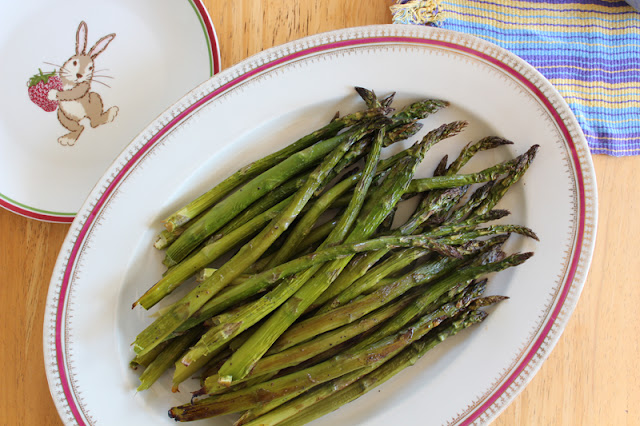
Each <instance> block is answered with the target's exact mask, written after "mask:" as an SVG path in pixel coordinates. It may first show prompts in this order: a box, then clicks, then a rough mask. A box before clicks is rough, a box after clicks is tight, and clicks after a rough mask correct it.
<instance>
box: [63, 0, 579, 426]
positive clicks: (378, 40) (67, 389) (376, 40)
mask: <svg viewBox="0 0 640 426" xmlns="http://www.w3.org/2000/svg"><path fill="white" fill-rule="evenodd" d="M195 4H196V5H198V8H199V9H200V7H201V6H202V5H201V4H200V2H195ZM205 22H206V20H205ZM212 40H213V39H212ZM384 43H413V44H422V45H432V46H439V47H444V48H448V49H451V50H457V51H460V52H464V53H466V54H470V55H473V56H476V57H478V58H480V59H483V60H485V61H487V62H490V63H492V64H494V65H496V66H497V67H499V68H501V69H503V70H505V71H506V72H507V73H509V74H510V75H512V76H514V77H515V78H516V79H518V80H519V81H520V82H522V83H523V84H524V85H525V86H527V88H529V90H531V92H533V93H534V94H535V95H536V96H537V97H538V98H539V99H540V100H541V101H542V102H543V104H544V105H545V106H546V107H547V109H548V110H549V111H550V112H551V113H552V115H553V118H554V120H555V121H556V123H557V125H558V126H559V128H560V129H561V131H562V133H563V135H564V136H565V138H566V140H567V141H568V144H569V148H570V150H571V156H572V160H573V163H574V167H575V170H576V175H577V178H578V186H579V201H580V212H579V225H578V235H577V238H576V246H575V247H576V250H575V252H574V256H573V260H572V262H571V267H570V270H569V274H568V275H567V279H566V280H565V282H564V286H563V288H562V291H561V293H560V297H559V300H558V303H557V305H556V307H555V309H554V311H553V313H552V315H551V317H550V319H549V321H548V322H547V324H545V326H544V328H543V331H542V333H541V334H540V336H539V337H538V339H537V340H536V342H535V343H534V345H533V347H532V348H531V350H530V351H529V352H528V353H527V355H526V356H525V357H524V358H523V360H522V362H521V363H520V364H519V365H518V366H517V367H516V369H515V370H514V372H513V373H512V374H511V375H510V376H509V377H508V378H507V380H506V381H505V383H504V384H503V385H502V386H501V387H500V388H499V389H498V390H497V391H496V392H494V393H493V394H492V395H491V396H490V397H489V398H488V399H487V401H486V402H485V403H484V404H482V405H481V406H480V407H479V408H477V409H476V410H475V411H474V412H472V413H471V414H470V415H469V416H468V417H467V418H466V419H465V420H464V422H463V424H464V425H467V424H470V423H472V422H473V421H474V420H475V419H477V418H478V417H479V416H480V415H481V414H482V413H483V412H485V411H486V410H487V409H488V408H489V407H490V406H491V405H492V404H493V403H494V402H495V401H496V400H497V399H498V398H500V396H501V395H502V394H503V393H504V392H505V390H506V389H507V388H508V387H509V386H510V385H511V384H512V383H513V382H514V381H515V379H516V378H517V377H518V375H520V374H521V373H522V371H523V370H524V368H525V367H526V366H527V364H529V362H530V361H531V359H532V358H533V356H534V355H535V353H536V352H537V350H538V349H539V348H540V346H541V345H542V343H543V341H544V339H545V338H546V337H547V335H548V334H549V331H550V330H551V328H552V326H553V323H554V322H555V320H556V318H557V316H558V314H559V313H560V310H561V309H562V305H563V304H564V302H565V300H566V297H567V295H568V293H569V289H570V287H571V283H572V281H573V278H574V276H575V272H576V269H577V265H578V262H579V259H580V253H581V247H582V240H583V236H584V224H585V193H584V182H583V178H582V170H581V167H580V162H579V158H578V153H577V150H576V147H575V144H574V141H573V139H572V138H571V134H570V132H569V130H568V128H567V126H566V125H565V124H564V122H563V121H562V118H561V117H560V115H559V114H558V112H557V111H555V109H554V108H553V104H552V103H551V101H550V100H549V99H547V98H546V96H545V95H544V94H543V93H542V92H541V91H540V90H539V89H538V88H537V87H536V86H535V85H534V84H533V83H532V82H530V81H529V80H528V79H526V78H525V77H524V76H523V75H522V74H520V73H519V72H517V71H516V70H514V69H512V68H510V67H509V66H507V65H506V64H504V63H502V62H500V61H499V60H497V59H494V58H492V57H491V56H488V55H486V54H484V53H482V52H479V51H476V50H474V49H471V48H468V47H463V46H459V45H456V44H453V43H449V42H444V41H438V40H425V39H415V38H411V37H371V38H363V39H356V40H345V41H339V42H334V43H330V44H326V45H321V46H316V47H312V48H309V49H306V50H301V51H299V52H294V53H291V54H290V55H287V56H285V57H282V58H279V59H276V60H274V61H272V62H269V63H267V64H264V65H262V66H259V67H257V68H255V69H253V70H251V71H249V72H247V73H245V74H243V75H241V76H239V77H237V78H236V79H235V80H232V81H230V82H229V83H227V84H225V85H223V86H221V87H220V88H218V89H216V90H214V91H213V92H211V93H209V94H208V95H206V96H204V97H203V98H202V99H200V100H198V101H197V102H196V103H194V104H193V105H191V106H190V107H189V108H187V109H185V111H183V112H182V113H180V114H179V115H178V116H177V117H175V118H174V119H172V120H171V121H170V122H169V123H167V125H166V126H164V127H163V128H162V129H160V130H159V131H158V132H157V133H156V134H155V135H154V136H153V137H152V138H151V139H150V140H149V141H148V142H147V143H146V144H145V145H144V146H143V147H142V148H141V149H140V150H139V151H138V152H137V153H136V154H135V155H134V156H133V157H132V158H131V159H130V160H129V161H128V162H127V164H126V165H125V166H124V167H123V168H122V170H121V171H120V172H119V173H118V174H117V176H116V177H115V178H114V179H113V181H112V182H111V184H110V185H109V186H108V187H107V189H106V190H105V192H104V193H103V194H102V195H101V197H100V198H99V200H98V202H97V204H96V205H95V207H94V208H93V209H92V210H91V213H90V214H89V216H88V217H87V219H86V221H85V223H84V225H83V227H82V229H81V231H80V233H79V234H78V237H77V239H76V242H75V243H74V246H73V249H72V251H71V253H70V256H69V260H68V263H67V267H66V269H65V273H64V277H63V281H62V286H61V289H60V298H59V301H58V309H57V315H56V339H55V340H56V359H57V364H58V372H59V374H60V378H61V383H62V388H63V390H64V393H65V397H66V399H67V402H68V404H69V408H70V409H71V412H72V413H73V416H74V417H75V419H76V421H77V422H78V424H80V425H84V424H85V423H84V421H83V416H82V415H81V413H80V410H79V408H78V406H77V405H76V403H75V400H74V397H73V392H72V390H71V383H70V381H69V377H68V374H67V371H66V368H65V362H64V361H65V359H64V352H63V350H62V339H63V334H62V324H63V312H64V307H65V303H66V297H67V290H68V287H69V283H70V277H71V273H72V271H73V268H74V265H75V262H76V260H77V256H78V252H79V250H80V247H81V246H82V243H83V241H84V238H85V237H86V235H87V233H88V231H89V229H90V228H91V226H92V224H93V222H94V220H95V219H96V217H97V215H98V213H99V212H100V210H101V208H102V206H103V205H104V204H105V202H106V201H107V200H108V199H109V197H110V196H111V194H112V193H113V191H114V189H115V188H116V186H117V185H118V184H119V183H120V182H121V180H122V179H123V177H124V176H125V175H126V174H127V172H128V171H129V170H130V169H131V168H132V167H133V166H134V165H135V164H136V163H137V162H138V161H139V160H140V159H141V158H142V157H143V156H144V155H145V153H146V152H147V151H149V149H150V148H151V147H153V146H154V145H155V144H156V143H157V142H158V141H159V140H160V138H162V136H163V135H165V134H166V133H167V132H168V131H169V130H171V129H172V128H173V127H175V126H176V125H177V124H178V123H180V122H181V121H182V120H183V119H184V118H186V117H187V116H189V115H190V114H191V113H192V112H193V111H195V110H196V109H198V108H200V107H201V106H202V105H204V104H205V103H206V102H208V101H210V100H211V99H213V98H214V97H216V96H217V95H219V94H220V93H222V92H225V91H226V90H228V89H230V88H232V87H234V86H236V85H237V84H239V83H241V82H243V81H245V80H247V79H249V78H251V77H252V76H254V75H256V74H259V73H261V72H263V71H266V70H268V69H271V68H274V67H276V66H278V65H280V64H282V63H285V62H288V61H291V60H294V59H297V58H300V57H303V56H307V55H312V54H316V53H320V52H325V51H329V50H335V49H340V48H345V47H352V46H359V45H366V44H374V45H375V44H384Z"/></svg>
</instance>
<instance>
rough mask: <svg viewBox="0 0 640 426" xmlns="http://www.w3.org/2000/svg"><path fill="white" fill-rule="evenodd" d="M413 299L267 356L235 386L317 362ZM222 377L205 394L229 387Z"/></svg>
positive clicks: (207, 383) (207, 386)
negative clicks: (262, 376) (309, 361)
mask: <svg viewBox="0 0 640 426" xmlns="http://www.w3.org/2000/svg"><path fill="white" fill-rule="evenodd" d="M411 300H412V298H410V297H405V298H402V299H400V300H398V301H396V302H394V303H390V304H389V305H387V306H384V307H382V308H380V309H378V310H376V311H374V312H372V313H371V314H369V315H367V316H365V317H363V318H361V319H360V320H358V321H356V322H354V323H352V324H347V325H345V326H343V327H341V328H339V329H337V330H334V331H332V332H329V333H325V334H323V335H321V336H318V337H317V338H315V339H313V340H311V341H309V342H306V343H302V344H300V345H297V346H294V347H292V348H289V349H287V350H284V351H282V352H279V353H276V354H273V355H270V356H266V357H264V358H262V359H260V361H258V362H257V363H256V365H255V367H254V368H253V369H252V370H251V373H250V374H249V375H248V376H247V377H245V378H244V379H241V380H238V381H234V382H233V383H234V384H236V383H241V382H244V381H246V380H248V379H250V378H254V377H257V376H260V375H264V374H267V373H272V372H277V371H279V370H282V369H284V368H287V367H291V366H295V365H297V364H299V363H301V362H303V361H306V360H308V359H311V358H313V357H314V356H316V355H319V354H321V353H322V352H324V351H327V350H329V349H331V348H332V347H334V346H337V345H339V344H341V343H343V342H345V341H348V340H349V339H352V338H353V337H355V336H357V335H359V334H361V333H364V332H366V331H368V330H371V329H372V328H373V327H376V326H378V325H379V324H381V323H382V322H383V321H385V320H388V319H389V318H391V317H392V316H394V315H395V314H397V313H398V312H400V311H401V310H402V309H403V308H404V307H406V306H407V305H408V304H409V303H410V302H411ZM218 379H219V376H218V374H215V375H212V376H210V377H208V378H207V379H206V380H205V383H204V389H203V392H202V394H205V393H206V394H213V393H216V392H219V391H220V390H221V389H226V388H227V387H226V386H224V385H222V384H220V383H219V382H218Z"/></svg>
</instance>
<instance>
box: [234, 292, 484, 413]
mask: <svg viewBox="0 0 640 426" xmlns="http://www.w3.org/2000/svg"><path fill="white" fill-rule="evenodd" d="M483 291H484V288H483V287H481V286H475V287H474V289H473V290H470V291H468V292H466V293H465V294H464V295H463V296H459V297H457V298H455V300H454V302H453V303H451V302H450V300H449V299H444V300H443V301H442V304H441V305H442V306H439V307H438V308H436V309H434V310H432V311H431V312H429V313H428V316H427V317H423V320H424V319H425V318H426V319H427V320H428V319H437V320H442V319H446V318H448V317H450V316H454V315H457V314H458V313H459V312H463V311H464V310H465V309H469V305H470V303H471V302H472V300H473V299H474V298H476V297H478V296H480V295H481V294H482V292H483ZM441 299H442V298H441ZM396 331H397V330H396ZM429 335H430V334H427V336H429ZM382 337H386V335H385V336H381V337H380V338H379V339H381V338H382ZM379 339H377V340H379ZM363 343H365V342H361V343H359V344H358V345H357V346H355V347H353V348H351V349H350V350H351V351H357V350H361V349H364V348H366V347H367V346H370V345H371V344H372V343H374V342H373V341H372V340H371V339H367V342H366V343H365V344H363ZM386 361H387V359H383V360H379V361H375V360H374V361H373V362H371V363H369V365H367V366H366V367H365V368H362V369H360V370H356V371H353V372H352V373H348V374H345V375H344V376H342V377H340V378H338V379H335V380H333V381H331V382H330V383H328V384H327V386H324V385H321V386H319V387H317V388H316V389H312V390H310V391H308V392H306V393H305V395H304V396H301V397H299V398H298V399H297V400H296V404H295V406H296V407H299V408H300V409H302V408H303V407H305V406H308V405H310V404H314V403H317V402H319V401H321V400H322V399H324V398H326V397H328V396H329V395H331V394H332V393H333V392H337V391H339V390H341V389H344V388H345V387H347V386H349V385H350V384H351V383H353V382H355V381H356V380H358V379H360V378H361V377H363V376H365V375H366V374H368V373H370V372H371V371H373V370H375V369H376V368H378V367H380V365H382V364H384V363H385V362H386ZM329 386H330V387H329ZM301 393H303V392H293V393H292V394H289V395H286V396H284V397H280V398H276V399H274V400H271V401H269V402H267V403H265V404H260V405H258V406H256V407H254V408H252V409H250V410H248V411H247V412H245V413H244V414H243V416H242V417H241V418H240V419H239V420H238V422H236V425H242V424H245V423H246V422H248V421H251V420H253V419H255V418H257V417H260V416H263V415H264V414H265V413H269V412H270V411H272V410H274V409H275V408H277V407H280V406H282V407H281V408H278V409H277V410H274V411H273V412H272V413H270V414H269V415H268V417H260V419H261V420H263V421H267V422H269V420H267V419H270V418H275V417H277V418H285V417H288V416H290V415H291V414H294V413H295V412H296V410H293V412H291V408H292V405H291V404H286V405H283V404H285V403H286V402H288V401H290V400H291V399H293V398H294V397H297V396H298V395H300V394H301ZM307 396H308V398H307ZM272 416H275V417H272Z"/></svg>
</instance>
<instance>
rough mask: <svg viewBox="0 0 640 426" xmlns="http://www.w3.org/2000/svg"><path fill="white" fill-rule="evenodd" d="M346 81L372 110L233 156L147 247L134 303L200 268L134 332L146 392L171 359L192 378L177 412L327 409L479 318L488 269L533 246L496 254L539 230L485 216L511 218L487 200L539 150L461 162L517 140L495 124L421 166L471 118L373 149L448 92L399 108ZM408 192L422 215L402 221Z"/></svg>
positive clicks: (247, 420) (490, 299) (291, 414)
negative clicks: (481, 162)
mask: <svg viewBox="0 0 640 426" xmlns="http://www.w3.org/2000/svg"><path fill="white" fill-rule="evenodd" d="M356 90H357V91H358V93H359V94H360V95H361V97H362V98H363V99H364V101H365V103H366V109H364V110H363V111H360V112H356V113H353V114H349V115H345V116H343V117H339V116H336V117H334V119H333V120H332V121H331V122H330V123H329V124H327V125H326V126H324V127H322V128H321V129H319V130H316V131H315V132H313V133H310V134H309V135H307V136H305V137H303V138H301V139H300V140H298V141H296V142H295V143H293V144H291V145H289V146H287V147H286V148H284V149H282V150H280V151H278V152H276V153H273V154H271V155H269V156H267V157H264V158H263V159H261V160H258V161H256V162H254V163H252V164H250V165H248V166H246V167H243V168H242V169H240V170H238V171H237V172H236V173H235V174H233V175H232V176H230V177H228V178H227V179H226V180H224V181H223V182H221V183H220V184H218V185H217V186H215V187H214V188H213V189H211V190H210V191H209V192H207V193H205V194H203V195H202V196H200V197H199V198H198V199H196V200H195V201H193V202H191V203H190V204H188V205H187V206H185V207H183V208H182V209H180V210H179V211H177V212H176V213H174V214H172V215H171V216H170V217H169V218H168V219H166V221H165V227H166V230H164V231H163V232H162V233H161V234H160V235H159V237H158V239H157V241H156V243H155V246H156V247H157V248H159V249H166V256H165V260H164V264H165V265H166V266H167V267H168V270H167V272H166V273H165V275H164V276H163V277H162V279H160V280H159V281H158V282H157V283H156V284H155V285H153V286H152V287H151V288H150V289H149V290H148V291H147V292H146V293H145V294H143V295H142V296H141V297H140V298H139V299H138V300H137V301H136V302H135V303H134V307H135V306H136V305H141V306H142V307H143V308H145V309H150V308H152V307H153V306H154V305H156V304H157V303H158V302H160V301H161V300H162V299H163V298H164V297H166V296H167V295H169V294H170V293H171V292H173V291H174V290H175V289H176V288H178V287H179V286H180V285H181V284H183V283H189V284H187V285H190V284H191V283H192V282H193V280H190V277H192V276H196V277H197V278H198V279H197V280H196V281H197V282H198V284H197V285H196V286H195V287H194V288H193V289H191V291H190V292H188V293H187V294H186V295H185V296H184V297H183V298H182V299H180V300H178V301H177V302H175V303H173V304H172V305H170V306H168V307H165V308H163V309H162V310H160V312H159V315H158V316H157V318H156V319H155V321H154V322H153V323H152V324H151V325H149V326H148V327H147V328H146V329H145V330H143V331H142V332H141V333H140V334H139V335H138V336H137V338H136V340H135V342H134V344H133V347H134V350H135V352H136V356H135V358H134V359H133V361H132V365H133V366H143V367H144V371H143V373H142V375H141V376H140V382H141V384H140V387H139V390H144V389H147V388H149V387H150V386H151V385H152V384H153V383H154V382H155V381H156V380H157V379H158V378H159V377H160V376H161V375H162V374H163V373H164V372H165V371H166V370H167V369H169V368H171V367H175V368H174V371H173V390H174V391H177V390H178V385H179V384H180V383H182V382H183V381H184V380H186V379H188V378H190V377H193V376H196V375H199V376H200V377H201V386H202V388H201V389H200V390H197V391H196V392H194V394H193V397H192V400H191V402H189V403H187V404H185V405H181V406H178V407H174V408H172V409H170V410H169V416H170V417H172V418H174V419H175V420H177V421H190V420H197V419H202V418H206V417H211V416H216V415H221V414H226V413H235V412H244V413H243V414H242V416H241V417H240V419H239V420H238V422H237V424H238V425H241V424H247V425H275V424H284V425H294V424H304V423H306V422H308V421H310V420H312V419H314V418H317V417H318V416H321V415H323V414H325V413H328V412H330V411H332V410H335V409H336V408H338V407H340V406H341V405H343V404H345V403H347V402H349V401H351V400H353V399H355V398H357V397H359V396H360V395H362V394H364V393H366V392H367V391H369V390H371V389H372V388H373V387H375V386H378V385H379V384H381V383H383V382H384V381H385V380H387V379H388V378H390V377H392V376H393V375H394V374H396V373H398V372H399V371H401V370H402V369H404V368H406V367H407V366H410V365H412V364H414V363H415V362H416V360H417V359H418V358H420V357H421V356H423V355H424V354H425V353H426V352H427V351H428V350H430V349H431V348H433V347H434V346H436V345H437V344H438V343H439V342H441V341H443V340H444V339H446V338H447V337H449V336H452V335H454V334H456V333H458V332H459V331H460V330H462V329H464V328H466V327H468V326H470V325H472V324H476V323H479V322H481V321H483V320H484V318H485V317H486V316H487V313H486V311H484V310H481V309H480V308H482V307H484V306H488V305H492V304H494V303H497V302H499V301H501V300H503V299H504V297H501V296H485V295H484V294H483V293H484V291H485V288H486V283H487V279H486V278H485V276H486V275H487V274H489V273H492V272H498V271H501V270H504V269H506V268H509V267H512V266H516V265H519V264H521V263H522V262H524V261H525V260H526V259H528V258H529V257H530V256H531V255H532V253H517V254H512V255H506V254H505V253H504V252H503V251H502V246H503V244H504V242H505V241H506V240H507V238H508V236H509V235H510V234H512V233H516V234H521V235H524V236H526V237H530V238H535V239H537V237H536V235H535V234H534V233H533V232H532V231H531V230H530V229H528V228H526V227H523V226H518V225H491V226H481V225H483V224H485V223H487V222H489V221H494V220H497V219H500V218H502V217H504V216H506V215H507V214H508V211H506V210H498V209H494V207H495V206H496V204H497V203H498V201H499V200H500V199H501V198H502V197H503V196H504V194H505V193H506V191H507V190H508V189H509V188H510V187H511V186H512V185H513V184H515V183H516V182H517V181H518V180H519V179H520V178H521V177H522V175H523V174H524V173H525V171H526V170H527V168H528V167H529V165H530V164H531V162H532V161H533V159H534V157H535V154H536V151H537V148H538V147H537V146H533V147H531V149H529V150H528V151H527V152H525V153H522V154H521V155H520V156H518V157H516V158H514V159H512V160H509V161H506V162H503V163H500V164H497V165H495V166H493V167H490V168H487V169H485V170H482V171H480V172H476V173H472V174H460V173H459V171H460V169H461V168H462V167H463V166H464V165H465V164H466V163H467V162H468V161H469V160H471V158H472V157H473V156H474V155H475V154H476V153H478V152H480V151H484V150H488V149H493V148H496V147H499V146H501V145H505V144H510V143H511V142H509V141H507V140H505V139H502V138H499V137H487V138H484V139H482V140H480V141H478V142H477V143H474V144H469V145H467V146H465V147H464V148H463V149H462V151H461V152H460V154H459V156H458V157H457V158H456V159H455V160H454V161H453V162H452V163H451V164H448V158H447V157H446V156H445V157H444V158H443V159H442V160H441V161H440V163H439V164H438V166H437V168H436V170H435V171H434V173H433V177H430V178H423V179H416V178H414V173H415V171H416V168H417V167H418V165H419V164H420V163H421V161H422V160H423V158H424V156H425V154H426V153H427V151H428V150H429V149H430V148H431V147H432V146H433V145H434V144H436V143H438V142H440V141H442V140H444V139H447V138H449V137H451V136H454V135H456V134H458V133H459V132H460V131H462V130H463V129H464V127H465V126H466V124H467V123H465V122H462V121H456V122H452V123H449V124H445V125H442V126H440V127H438V128H436V129H434V130H432V131H430V132H428V133H427V134H426V136H424V137H423V138H422V139H421V140H419V141H417V142H416V143H414V144H413V145H412V146H411V147H409V148H407V149H405V150H403V151H401V152H399V153H397V154H395V155H392V156H387V157H386V158H382V155H381V154H382V150H383V148H384V147H388V146H389V145H391V144H393V143H396V142H398V141H401V140H404V139H407V138H409V137H411V136H413V135H415V134H416V133H417V132H418V131H419V130H420V128H421V124H420V123H419V120H422V119H424V118H425V117H427V116H428V115H430V114H433V113H435V112H437V111H438V110H440V109H442V108H444V107H446V106H447V105H448V104H447V102H445V101H441V100H432V99H429V100H424V101H420V102H416V103H413V104H410V105H408V106H406V107H405V108H403V109H401V110H399V111H397V112H396V111H394V110H393V109H392V108H391V106H390V105H391V101H392V99H393V95H390V96H388V97H386V98H384V99H378V98H377V97H376V95H375V93H373V91H370V90H366V89H362V88H357V89H356ZM477 183H484V185H481V186H479V187H478V186H477V185H476V186H472V185H473V184H477ZM471 188H474V190H471ZM410 198H413V199H415V198H417V199H418V200H419V202H418V203H417V207H416V208H415V211H414V212H413V214H412V215H411V216H410V217H409V219H408V220H407V221H406V222H405V223H404V224H402V225H400V226H397V225H395V226H394V225H393V222H394V213H395V211H396V208H397V207H398V205H399V204H402V203H403V202H404V201H405V200H408V199H410ZM414 205H415V200H414ZM223 256H224V257H227V258H228V260H226V261H224V262H221V261H220V262H218V263H219V264H218V265H216V266H217V268H213V267H211V265H212V264H214V263H215V261H216V260H220V259H221V258H222V257H223Z"/></svg>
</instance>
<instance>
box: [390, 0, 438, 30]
mask: <svg viewBox="0 0 640 426" xmlns="http://www.w3.org/2000/svg"><path fill="white" fill-rule="evenodd" d="M389 9H391V14H392V16H393V23H394V24H414V25H431V26H440V25H441V24H442V22H443V21H444V13H443V12H442V8H441V6H440V0H397V1H396V4H394V5H393V6H391V7H389Z"/></svg>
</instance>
